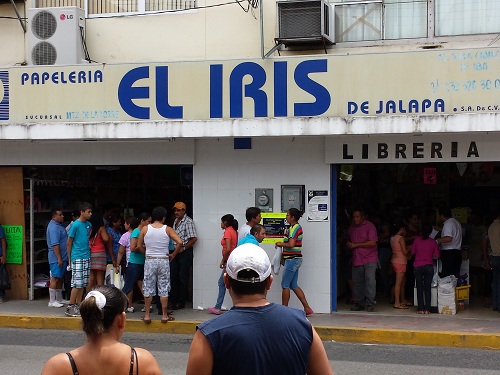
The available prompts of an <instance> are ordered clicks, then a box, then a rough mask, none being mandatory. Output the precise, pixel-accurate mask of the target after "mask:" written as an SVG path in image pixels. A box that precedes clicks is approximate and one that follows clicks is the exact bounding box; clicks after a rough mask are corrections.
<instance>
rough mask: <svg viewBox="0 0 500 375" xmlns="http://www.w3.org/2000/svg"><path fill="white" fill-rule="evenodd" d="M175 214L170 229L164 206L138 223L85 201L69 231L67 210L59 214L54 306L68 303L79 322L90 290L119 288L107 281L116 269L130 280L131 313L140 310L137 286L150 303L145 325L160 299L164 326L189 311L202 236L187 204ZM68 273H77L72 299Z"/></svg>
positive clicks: (50, 231) (53, 246)
mask: <svg viewBox="0 0 500 375" xmlns="http://www.w3.org/2000/svg"><path fill="white" fill-rule="evenodd" d="M172 209H173V212H174V218H173V220H172V222H171V224H170V226H168V225H166V224H165V222H166V218H167V210H166V209H165V208H163V207H156V208H154V209H153V211H152V213H151V214H149V213H147V212H143V213H141V214H140V215H139V216H138V217H137V218H136V217H133V216H129V217H126V218H125V219H123V220H122V218H121V217H120V216H119V215H117V214H116V213H113V212H105V213H103V214H102V213H98V212H94V211H93V208H92V206H91V205H90V204H89V203H87V202H82V203H81V204H80V206H79V209H78V211H76V212H74V213H72V219H73V220H72V221H71V223H70V224H69V225H67V226H66V227H64V226H63V223H64V214H63V212H62V210H60V209H55V210H53V211H52V212H51V220H50V222H49V224H48V226H47V245H48V248H49V264H50V273H51V280H50V286H49V307H56V308H60V307H63V306H64V305H65V304H67V305H68V306H67V308H66V312H65V314H66V315H68V316H75V317H79V316H80V308H79V307H80V304H81V302H82V299H83V297H84V295H85V292H86V291H90V290H92V289H93V288H94V287H95V286H100V285H104V284H114V281H111V282H107V281H106V280H105V274H106V272H107V271H109V269H112V270H113V271H114V272H115V273H117V274H119V275H123V276H124V279H125V284H124V285H123V291H124V293H125V295H126V296H127V307H126V312H129V313H132V312H134V311H135V308H134V306H133V291H134V289H135V287H136V285H137V287H138V289H139V291H140V292H141V293H142V295H143V299H144V302H145V306H144V308H143V309H142V310H143V311H144V317H143V320H144V322H145V323H150V322H151V319H150V316H149V314H150V311H151V302H152V299H153V297H157V300H158V302H157V305H158V306H159V311H158V312H159V314H160V315H162V320H161V321H162V322H168V321H171V320H173V319H174V318H173V317H172V316H170V313H169V312H171V311H172V310H173V309H181V308H184V307H185V303H186V299H187V298H188V286H189V277H190V268H191V267H192V260H193V245H194V244H195V242H196V240H197V237H196V228H195V226H194V222H193V220H192V219H191V218H190V217H188V216H187V215H186V205H185V203H183V202H177V203H175V204H174V207H173V208H172ZM146 248H147V250H146ZM67 273H70V274H71V277H70V279H71V284H70V289H71V293H70V295H69V300H65V299H64V298H63V295H62V284H63V279H64V277H65V274H67ZM113 276H114V275H113ZM113 276H112V278H113V279H115V278H114V277H113ZM118 279H120V276H119V277H118ZM169 295H171V296H172V298H171V299H170V301H169V298H168V296H169Z"/></svg>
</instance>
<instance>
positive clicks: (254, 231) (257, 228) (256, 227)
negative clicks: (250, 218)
mask: <svg viewBox="0 0 500 375" xmlns="http://www.w3.org/2000/svg"><path fill="white" fill-rule="evenodd" d="M262 229H264V226H263V225H260V224H255V225H254V226H253V227H252V228H250V234H251V235H252V236H255V235H256V234H259V233H260V231H261V230H262Z"/></svg>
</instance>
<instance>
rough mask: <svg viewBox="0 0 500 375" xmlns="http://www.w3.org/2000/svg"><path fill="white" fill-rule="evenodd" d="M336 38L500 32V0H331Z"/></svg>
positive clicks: (412, 36) (419, 36) (365, 38)
mask: <svg viewBox="0 0 500 375" xmlns="http://www.w3.org/2000/svg"><path fill="white" fill-rule="evenodd" d="M330 3H331V4H332V5H334V13H335V41H336V42H337V43H338V42H357V41H375V40H390V39H408V38H432V37H445V36H457V35H472V34H489V33H499V32H500V0H365V1H363V0H330Z"/></svg>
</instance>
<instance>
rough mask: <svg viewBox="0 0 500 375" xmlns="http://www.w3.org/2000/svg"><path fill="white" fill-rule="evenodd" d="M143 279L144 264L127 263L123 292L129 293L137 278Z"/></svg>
mask: <svg viewBox="0 0 500 375" xmlns="http://www.w3.org/2000/svg"><path fill="white" fill-rule="evenodd" d="M143 279H144V264H136V263H130V262H129V263H128V266H127V277H126V278H125V285H124V286H123V289H122V291H123V293H125V294H129V293H130V292H131V291H132V290H133V289H134V286H135V284H136V283H137V281H138V280H140V281H142V280H143Z"/></svg>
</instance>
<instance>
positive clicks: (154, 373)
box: [135, 348, 161, 375]
mask: <svg viewBox="0 0 500 375" xmlns="http://www.w3.org/2000/svg"><path fill="white" fill-rule="evenodd" d="M135 351H136V353H137V363H138V364H139V371H140V373H141V374H146V375H161V368H160V365H159V364H158V361H157V360H156V358H155V357H154V355H152V354H151V353H150V352H149V351H147V350H146V349H142V348H135Z"/></svg>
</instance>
